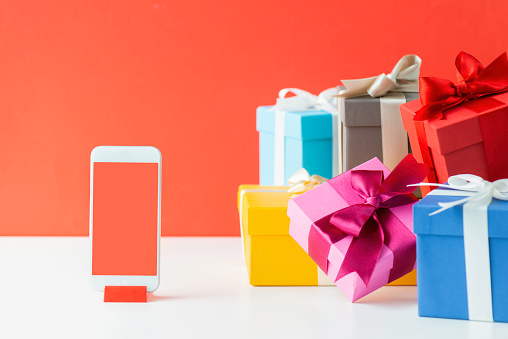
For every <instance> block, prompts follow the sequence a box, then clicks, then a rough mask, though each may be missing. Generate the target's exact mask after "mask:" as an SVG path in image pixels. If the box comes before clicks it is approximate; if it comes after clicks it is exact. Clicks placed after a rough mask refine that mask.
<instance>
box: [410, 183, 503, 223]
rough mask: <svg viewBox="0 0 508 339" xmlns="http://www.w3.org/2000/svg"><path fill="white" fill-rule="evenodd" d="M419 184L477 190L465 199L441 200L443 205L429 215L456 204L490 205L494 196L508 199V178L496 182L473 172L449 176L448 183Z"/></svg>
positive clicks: (422, 184)
mask: <svg viewBox="0 0 508 339" xmlns="http://www.w3.org/2000/svg"><path fill="white" fill-rule="evenodd" d="M412 186H413V185H412ZM418 186H438V187H443V188H451V189H454V190H459V191H467V192H475V193H473V194H471V195H469V196H467V197H465V198H464V199H460V200H456V201H452V202H440V203H438V205H439V206H440V207H441V208H440V209H438V210H437V211H434V212H432V213H431V214H429V215H435V214H438V213H441V212H443V211H446V210H447V209H450V208H452V207H454V206H457V205H461V204H466V205H468V206H471V207H472V206H488V205H489V204H490V202H491V201H492V198H496V199H499V200H505V201H508V179H499V180H496V181H494V182H490V181H487V180H483V178H482V177H479V176H477V175H473V174H459V175H454V176H451V177H449V178H448V185H443V184H432V183H420V184H418Z"/></svg>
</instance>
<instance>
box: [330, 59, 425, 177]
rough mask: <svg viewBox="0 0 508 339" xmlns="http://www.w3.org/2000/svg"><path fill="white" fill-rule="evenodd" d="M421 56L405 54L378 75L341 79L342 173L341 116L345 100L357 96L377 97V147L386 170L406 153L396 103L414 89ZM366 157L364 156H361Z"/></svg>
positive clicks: (341, 152) (340, 123)
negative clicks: (379, 134) (379, 138)
mask: <svg viewBox="0 0 508 339" xmlns="http://www.w3.org/2000/svg"><path fill="white" fill-rule="evenodd" d="M421 63H422V61H421V59H420V57H418V56H417V55H405V56H403V57H402V58H401V59H400V60H399V61H398V62H397V64H396V65H395V67H394V68H393V70H392V72H391V73H389V74H385V73H382V74H380V75H378V76H374V77H369V78H363V79H353V80H342V83H343V85H344V86H343V87H342V88H339V90H338V94H337V97H338V134H339V135H338V142H339V145H338V147H339V154H338V163H339V164H338V168H339V172H340V173H343V172H345V171H346V170H348V169H349V168H345V166H346V165H345V163H346V160H345V158H346V157H347V153H346V152H345V151H344V149H343V147H344V143H343V138H344V135H343V133H344V132H343V130H342V126H343V124H344V117H345V100H346V99H348V98H355V97H359V96H364V95H369V96H371V97H373V98H379V101H380V111H381V116H380V118H381V148H382V156H383V163H384V164H385V165H386V167H388V168H389V169H390V170H393V169H394V168H395V166H397V164H398V163H399V162H400V161H401V160H402V159H403V158H404V157H405V156H406V155H407V153H408V148H409V144H408V139H407V133H406V131H405V130H404V126H403V125H402V118H401V116H400V109H399V106H400V105H402V104H404V103H405V102H406V96H405V95H404V94H403V92H405V93H408V92H413V93H417V92H418V77H419V74H420V67H421ZM365 160H368V159H365Z"/></svg>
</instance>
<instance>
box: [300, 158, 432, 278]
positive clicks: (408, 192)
mask: <svg viewBox="0 0 508 339" xmlns="http://www.w3.org/2000/svg"><path fill="white" fill-rule="evenodd" d="M429 172H430V168H429V166H427V165H425V164H420V163H418V162H417V161H416V160H415V158H414V157H413V156H412V155H411V154H409V155H407V156H406V157H405V158H404V159H403V160H402V161H401V162H400V164H399V165H398V166H397V167H396V168H395V169H394V170H393V171H392V173H391V174H390V175H389V176H388V177H387V178H386V179H384V175H383V171H369V170H352V171H351V187H352V189H353V191H354V192H355V194H356V195H358V197H359V198H360V199H357V198H358V197H355V199H356V200H357V201H358V200H362V201H363V202H361V203H356V204H352V205H350V206H348V207H345V208H343V209H340V210H338V211H336V212H334V213H332V214H330V215H328V216H326V217H325V218H322V219H321V220H318V221H317V222H316V223H315V224H316V226H317V227H318V228H319V229H320V231H321V232H323V233H324V234H326V235H327V236H328V238H329V240H330V241H328V243H330V242H331V243H335V242H337V241H339V240H341V239H342V238H344V237H346V236H347V235H351V236H353V240H352V242H351V244H350V246H349V248H348V250H347V253H346V255H345V257H344V261H343V262H342V265H341V267H340V269H339V273H338V275H337V277H336V279H335V281H337V280H339V279H340V278H342V277H344V276H346V275H348V274H349V273H352V272H356V273H358V275H359V276H360V278H361V279H362V280H363V282H364V283H365V285H366V286H367V285H368V283H369V280H370V278H371V275H372V272H373V271H374V267H375V266H376V263H377V261H378V260H379V256H380V254H381V250H382V248H383V244H385V245H386V246H387V247H388V248H389V249H390V250H392V252H393V253H394V265H393V268H392V271H391V273H390V278H389V281H393V280H395V279H398V278H400V277H402V276H403V275H404V274H406V273H409V272H411V271H412V270H413V267H414V262H415V258H416V246H415V236H414V234H413V233H412V232H411V231H410V230H408V229H407V227H406V226H405V225H404V224H402V222H401V221H400V220H399V219H397V217H396V216H395V215H394V214H393V213H392V212H391V211H390V210H389V209H390V208H393V207H398V206H402V205H406V204H410V203H413V202H415V201H417V200H418V199H417V198H416V197H415V196H414V195H413V194H412V192H413V191H414V190H415V187H408V186H407V185H409V184H415V183H419V182H421V181H422V180H423V179H425V177H426V176H427V174H428V173H429ZM339 194H340V192H339ZM347 200H348V199H346V201H347ZM313 229H314V228H313ZM318 232H319V231H318ZM321 232H320V233H321ZM323 233H322V234H321V236H319V235H313V234H312V231H311V234H309V255H310V256H311V257H312V258H313V259H314V261H316V263H318V265H319V266H320V268H321V269H323V271H324V272H327V269H328V268H327V258H328V252H329V248H328V251H323V249H322V245H323V242H322V241H319V240H318V241H317V242H314V241H313V239H314V240H315V239H319V238H320V237H321V238H322V235H323ZM318 247H321V248H318Z"/></svg>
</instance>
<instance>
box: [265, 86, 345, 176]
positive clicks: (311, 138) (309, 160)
mask: <svg viewBox="0 0 508 339" xmlns="http://www.w3.org/2000/svg"><path fill="white" fill-rule="evenodd" d="M289 92H292V93H295V94H297V96H295V97H289V98H285V96H286V94H287V93H289ZM332 94H336V89H335V88H331V89H328V90H326V91H323V92H322V93H321V94H320V95H319V96H314V95H312V94H310V93H309V92H306V91H303V90H299V89H283V90H282V91H281V92H280V94H279V96H280V98H279V99H278V101H277V104H276V105H275V106H261V107H258V109H257V114H256V125H257V130H258V131H259V182H260V184H261V185H284V184H286V183H287V180H288V179H289V177H290V176H291V175H292V174H293V173H295V172H296V171H297V170H299V169H300V168H305V169H306V170H307V171H309V172H310V173H314V174H317V175H320V176H323V177H325V178H331V177H332V176H333V175H334V174H335V173H337V170H336V169H334V166H335V167H336V166H337V161H336V160H335V161H334V159H335V158H334V157H335V156H334V154H336V151H335V147H336V142H334V136H335V137H336V135H337V132H336V131H335V133H334V126H335V129H337V127H336V126H337V112H336V110H337V108H336V103H335V101H336V100H335V99H333V98H332ZM318 99H319V100H318ZM335 140H336V139H335ZM334 163H335V165H334Z"/></svg>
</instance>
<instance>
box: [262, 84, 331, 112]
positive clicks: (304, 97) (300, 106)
mask: <svg viewBox="0 0 508 339" xmlns="http://www.w3.org/2000/svg"><path fill="white" fill-rule="evenodd" d="M288 93H293V94H294V95H295V96H293V97H289V98H286V95H287V94H288ZM336 94H337V88H336V87H332V88H328V89H326V90H324V91H323V92H321V93H319V95H314V94H312V93H310V92H307V91H304V90H303V89H299V88H283V89H281V90H280V91H279V97H278V98H277V103H276V104H275V105H274V106H273V107H272V108H271V110H280V111H299V110H307V109H310V108H316V109H322V110H324V111H326V112H330V113H332V114H333V113H337V98H335V97H334V96H335V95H336Z"/></svg>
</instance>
